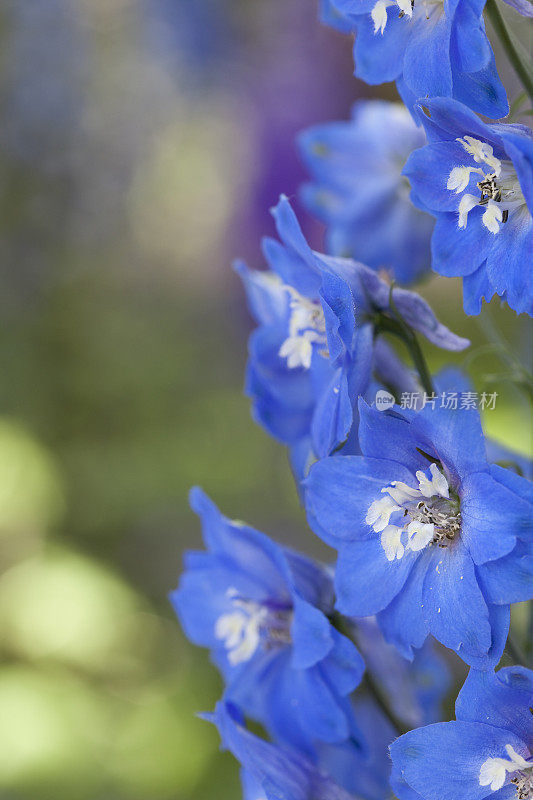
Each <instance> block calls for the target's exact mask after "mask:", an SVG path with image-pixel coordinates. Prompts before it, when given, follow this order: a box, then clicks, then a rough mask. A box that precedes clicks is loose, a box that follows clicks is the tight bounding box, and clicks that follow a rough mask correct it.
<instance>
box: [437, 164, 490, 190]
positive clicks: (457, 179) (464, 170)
mask: <svg viewBox="0 0 533 800" xmlns="http://www.w3.org/2000/svg"><path fill="white" fill-rule="evenodd" d="M472 172H477V173H478V174H480V175H483V174H484V173H483V170H482V169H478V167H454V168H453V169H452V171H451V172H450V176H449V178H448V182H447V184H446V188H447V189H449V190H450V191H454V192H455V194H461V192H464V190H465V189H466V187H467V186H468V184H469V183H470V174H471V173H472Z"/></svg>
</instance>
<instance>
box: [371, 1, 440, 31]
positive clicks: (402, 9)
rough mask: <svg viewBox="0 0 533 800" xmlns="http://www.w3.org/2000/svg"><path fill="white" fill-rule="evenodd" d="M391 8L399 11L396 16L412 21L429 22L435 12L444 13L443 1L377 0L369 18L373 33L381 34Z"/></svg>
mask: <svg viewBox="0 0 533 800" xmlns="http://www.w3.org/2000/svg"><path fill="white" fill-rule="evenodd" d="M391 6H394V7H395V8H397V9H399V13H398V16H399V17H400V19H402V17H407V18H408V19H412V20H414V21H418V20H422V19H426V20H429V19H431V17H433V16H435V14H436V13H437V12H443V11H444V2H443V0H416V5H415V0H377V3H376V4H375V5H374V7H373V9H372V11H371V12H370V16H371V17H372V22H373V23H374V33H375V34H376V33H378V31H379V33H381V34H382V33H383V32H384V30H385V28H386V26H387V21H388V14H387V9H388V8H390V7H391Z"/></svg>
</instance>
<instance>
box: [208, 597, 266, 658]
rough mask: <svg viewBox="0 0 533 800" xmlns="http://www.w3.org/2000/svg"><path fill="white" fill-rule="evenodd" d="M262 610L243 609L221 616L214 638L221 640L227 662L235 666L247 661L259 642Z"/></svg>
mask: <svg viewBox="0 0 533 800" xmlns="http://www.w3.org/2000/svg"><path fill="white" fill-rule="evenodd" d="M263 617H264V609H261V607H259V606H258V607H257V609H255V610H250V612H246V611H245V610H244V609H243V608H239V609H236V610H235V611H233V612H231V613H229V614H222V616H220V617H219V618H218V619H217V621H216V624H215V636H216V638H217V639H222V640H223V642H224V647H225V648H226V650H227V651H228V661H229V662H230V664H232V665H233V666H235V665H236V664H240V663H242V662H243V661H249V660H250V658H251V657H252V656H253V654H254V653H255V651H256V650H257V647H258V645H259V641H260V626H261V622H262V620H263Z"/></svg>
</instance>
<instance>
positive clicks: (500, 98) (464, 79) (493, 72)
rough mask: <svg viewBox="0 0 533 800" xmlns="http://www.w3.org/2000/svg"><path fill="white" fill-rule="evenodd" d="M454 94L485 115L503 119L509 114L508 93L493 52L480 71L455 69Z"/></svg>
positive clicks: (462, 101)
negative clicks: (500, 76)
mask: <svg viewBox="0 0 533 800" xmlns="http://www.w3.org/2000/svg"><path fill="white" fill-rule="evenodd" d="M453 96H454V97H455V98H456V99H457V100H460V101H461V103H464V104H465V106H468V107H469V108H472V109H473V110H474V111H477V113H478V114H483V115H484V116H485V117H490V118H491V119H501V118H502V117H506V116H507V114H508V113H509V103H508V101H507V93H506V91H505V87H504V85H503V83H502V82H501V80H500V78H499V75H498V71H497V69H496V63H495V61H494V55H493V53H492V52H490V59H489V62H488V64H487V66H485V67H483V69H480V70H479V71H476V72H466V71H465V72H462V71H459V70H455V69H454V70H453Z"/></svg>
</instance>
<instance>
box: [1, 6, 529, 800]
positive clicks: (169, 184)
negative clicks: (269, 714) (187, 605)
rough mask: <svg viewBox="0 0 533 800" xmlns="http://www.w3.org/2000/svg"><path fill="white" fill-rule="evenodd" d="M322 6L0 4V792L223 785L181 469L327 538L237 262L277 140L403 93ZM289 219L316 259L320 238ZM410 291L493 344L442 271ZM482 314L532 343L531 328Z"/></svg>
mask: <svg viewBox="0 0 533 800" xmlns="http://www.w3.org/2000/svg"><path fill="white" fill-rule="evenodd" d="M316 12H317V9H316V2H315V0H4V2H3V3H2V7H1V9H0V39H1V53H2V56H1V65H0V108H1V114H2V121H1V125H0V476H1V480H0V557H1V559H2V573H1V576H0V648H1V656H2V665H1V667H0V708H1V709H2V711H1V714H0V797H1V798H2V799H4V798H7V799H9V800H23V799H26V798H28V799H32V798H36V799H37V798H38V799H39V800H48V798H50V799H51V798H54V800H62V799H63V798H65V800H67V798H68V800H84V799H85V798H91V800H100V798H102V800H103V799H104V798H106V799H109V800H148V799H149V798H150V800H167V799H168V800H171V798H174V799H175V800H212V798H213V797H215V796H216V798H217V800H225V798H228V800H230V798H231V799H233V798H237V797H239V796H240V793H239V788H238V777H237V770H236V768H235V766H234V764H233V763H232V761H231V759H229V758H228V757H227V756H225V755H221V754H220V753H219V752H218V741H217V735H216V733H215V732H214V730H211V728H210V726H209V725H208V723H206V722H203V721H201V720H199V719H198V718H196V717H195V713H196V712H197V711H198V710H206V709H211V708H212V707H213V705H214V703H215V701H216V699H217V697H218V695H219V693H220V688H221V687H220V684H219V680H218V677H217V675H216V673H215V671H214V669H213V668H212V667H211V666H210V664H209V661H208V657H207V655H206V654H205V653H204V652H200V651H195V650H194V649H193V648H191V647H190V646H189V645H188V644H187V642H186V641H185V640H184V637H183V636H182V634H181V632H180V629H179V627H178V624H177V621H176V620H175V618H174V617H173V614H172V612H171V609H170V606H169V603H168V601H167V593H168V592H169V590H171V589H172V588H174V586H175V585H176V583H177V579H178V575H179V571H180V564H181V555H182V552H183V550H184V548H186V547H191V546H193V547H194V546H199V545H200V531H199V525H198V524H197V521H196V519H195V518H194V516H193V515H192V514H191V512H190V511H189V509H188V504H187V492H188V488H189V486H190V485H192V484H197V483H199V484H201V485H202V486H203V487H204V488H205V490H206V491H207V492H208V493H209V494H211V495H212V496H213V498H214V500H215V501H216V502H217V503H218V504H219V505H220V506H221V508H222V509H223V510H224V511H225V512H226V513H227V514H228V515H230V516H234V517H239V518H242V519H246V520H247V521H249V522H250V523H252V524H254V525H255V526H256V527H259V528H262V529H264V530H266V531H267V532H268V533H270V534H272V535H273V536H274V537H276V538H278V539H280V540H282V541H290V542H292V543H293V544H295V545H296V546H300V547H303V548H305V549H306V550H307V551H308V552H313V551H315V552H318V549H317V548H318V544H317V542H316V541H315V540H314V539H313V537H312V536H311V535H310V534H309V532H308V531H307V530H306V527H305V522H304V518H303V514H302V512H301V510H300V509H299V506H298V502H297V498H296V495H295V491H294V488H293V485H292V479H291V476H290V472H289V469H288V465H287V460H286V456H285V453H284V451H283V448H282V447H280V446H278V445H276V444H275V443H274V442H272V441H271V440H269V438H268V437H267V436H266V434H264V433H263V432H262V431H261V430H260V429H258V428H257V427H256V426H254V424H253V423H252V420H251V418H250V414H249V402H248V400H247V399H246V398H245V397H244V396H243V394H242V384H243V370H244V365H245V359H246V337H247V335H248V331H249V328H250V320H249V318H248V315H247V312H246V309H245V307H244V302H243V296H242V291H241V288H240V286H239V284H238V281H237V279H236V277H235V276H234V274H233V273H232V271H231V269H230V263H231V260H232V258H233V257H235V256H242V257H244V258H246V259H248V260H249V262H250V263H251V264H252V265H254V266H261V258H260V250H259V240H260V237H261V236H262V235H263V234H272V233H273V226H272V221H271V218H270V215H269V213H268V208H269V207H270V206H272V205H273V204H274V203H275V202H276V200H277V197H278V195H279V193H280V192H282V191H283V192H285V193H287V194H288V195H289V196H291V198H294V199H295V204H296V207H297V209H298V210H299V211H300V212H301V207H299V206H298V202H297V198H296V193H297V190H298V186H299V184H300V183H301V181H302V180H303V179H304V177H305V173H304V171H303V168H302V166H301V164H300V161H299V159H298V155H297V152H296V149H295V146H294V141H293V140H294V135H295V133H297V132H298V131H299V130H301V129H302V128H304V127H306V126H307V125H309V124H311V123H314V122H318V121H323V120H329V119H336V118H346V117H347V116H348V114H349V108H350V105H351V103H352V102H353V100H354V99H356V98H357V97H362V96H378V95H379V96H382V97H390V98H393V97H394V96H395V95H394V93H393V90H392V89H391V88H390V87H385V89H384V90H380V91H379V92H378V91H375V90H370V89H369V87H365V86H364V85H362V84H360V83H359V82H357V81H356V80H355V79H354V78H353V77H352V57H351V42H350V40H349V38H347V37H343V36H342V35H341V34H339V33H336V32H334V31H332V30H328V29H326V28H323V27H321V26H320V25H319V24H318V22H317V20H316V16H317V14H316ZM504 75H505V72H504ZM504 80H506V81H507V83H506V85H507V86H511V87H513V85H514V84H513V80H512V76H509V75H508V74H507V77H506V78H505V77H504ZM513 91H514V89H513V88H511V91H510V94H511V96H512V95H513ZM301 213H302V217H303V212H301ZM303 225H304V229H305V230H306V232H307V234H308V235H309V237H310V239H311V241H312V243H313V245H314V246H315V247H320V243H321V237H322V231H321V229H320V227H319V226H318V225H317V224H315V223H313V222H312V220H310V219H309V218H305V217H303ZM422 293H423V294H424V296H425V297H426V298H427V299H429V300H430V301H431V302H432V303H433V304H434V306H435V307H436V308H437V310H438V314H439V316H440V317H441V319H443V321H445V322H446V323H447V324H449V325H450V326H451V327H452V328H454V330H456V332H458V333H460V334H463V335H467V336H470V337H471V338H472V339H473V341H474V345H477V344H480V343H482V342H483V341H485V333H484V332H483V331H482V330H481V329H480V327H479V324H478V322H476V321H475V320H472V319H466V318H465V317H464V316H463V314H462V313H461V304H460V293H461V290H460V286H459V285H458V284H457V283H456V282H454V281H452V280H444V279H439V280H438V281H435V280H434V279H431V280H429V281H428V282H427V284H426V285H425V286H423V287H422ZM493 305H494V308H493V309H492V315H493V319H494V321H495V324H496V325H497V327H498V328H499V330H500V331H501V332H503V335H504V336H505V337H506V338H507V340H508V341H509V342H510V343H511V346H512V347H514V348H515V350H516V352H519V351H522V356H521V357H522V358H524V357H525V356H527V353H524V352H523V351H524V348H525V347H526V344H527V340H526V336H525V333H524V328H523V323H522V321H521V320H520V319H519V320H517V319H516V318H515V316H514V314H512V313H509V312H508V311H506V310H505V309H500V308H499V307H498V306H497V304H493ZM428 352H429V354H430V357H431V359H432V360H433V361H432V363H433V366H435V367H436V366H438V365H440V364H441V363H444V360H443V359H442V356H441V354H439V353H437V352H436V351H433V350H429V351H428ZM478 356H479V357H477V358H476V359H475V360H474V361H473V362H472V365H471V366H472V370H473V372H474V374H475V379H476V388H478V389H479V390H480V391H482V390H483V389H485V390H487V391H489V390H490V391H495V390H497V391H498V392H499V398H498V403H497V406H496V410H495V411H491V412H487V414H486V424H487V428H488V430H489V432H490V433H491V435H492V436H493V437H495V438H496V439H498V440H499V441H501V442H506V443H507V444H508V445H511V446H513V447H515V448H516V449H517V450H519V451H521V452H525V451H526V450H527V448H528V445H529V441H530V439H531V428H530V419H529V417H528V416H527V411H526V402H525V398H524V397H523V396H522V394H521V392H520V390H519V389H517V388H516V386H515V385H514V384H513V382H512V381H511V380H509V370H508V369H506V368H505V367H504V366H502V365H501V364H499V363H498V361H497V360H495V358H494V355H493V354H492V355H490V357H487V356H484V355H483V351H479V352H478ZM463 358H464V357H463V356H460V357H459V358H458V359H457V360H456V363H460V361H461V359H463ZM502 372H503V373H505V374H504V375H501V373H502Z"/></svg>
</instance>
